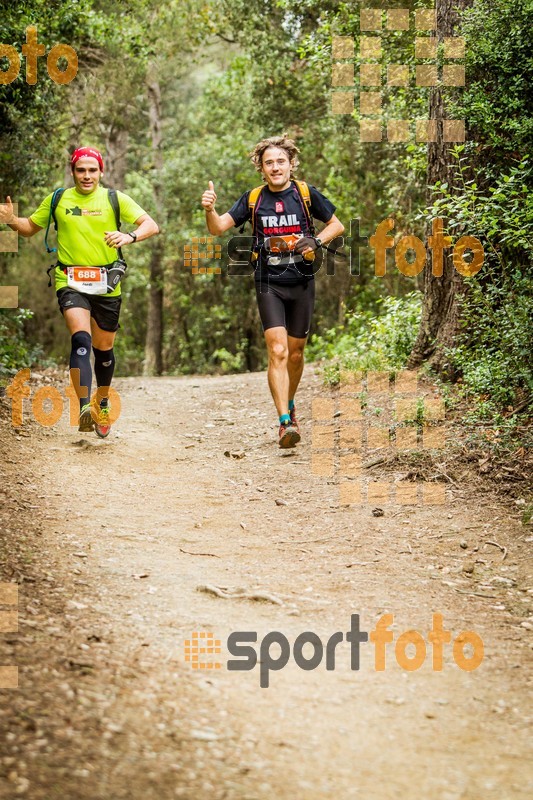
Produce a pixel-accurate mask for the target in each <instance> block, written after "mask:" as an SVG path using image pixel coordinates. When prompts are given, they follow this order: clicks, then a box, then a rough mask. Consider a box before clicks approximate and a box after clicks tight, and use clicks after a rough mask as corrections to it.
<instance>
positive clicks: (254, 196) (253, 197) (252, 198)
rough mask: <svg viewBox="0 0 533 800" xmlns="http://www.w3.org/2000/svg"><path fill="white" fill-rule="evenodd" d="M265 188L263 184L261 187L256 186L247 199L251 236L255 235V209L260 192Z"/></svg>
mask: <svg viewBox="0 0 533 800" xmlns="http://www.w3.org/2000/svg"><path fill="white" fill-rule="evenodd" d="M264 188H265V185H264V183H263V184H261V186H256V187H255V188H254V189H252V190H251V192H250V195H249V197H248V208H249V209H250V212H251V214H252V236H254V235H255V207H256V205H257V203H258V201H259V198H260V197H261V192H262V191H263V189H264Z"/></svg>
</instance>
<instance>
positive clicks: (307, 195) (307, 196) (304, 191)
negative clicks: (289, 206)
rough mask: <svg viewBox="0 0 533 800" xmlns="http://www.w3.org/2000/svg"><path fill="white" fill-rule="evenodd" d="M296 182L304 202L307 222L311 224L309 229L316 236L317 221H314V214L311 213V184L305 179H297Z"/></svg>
mask: <svg viewBox="0 0 533 800" xmlns="http://www.w3.org/2000/svg"><path fill="white" fill-rule="evenodd" d="M294 183H295V184H296V188H297V189H298V193H299V195H300V197H301V198H302V200H303V203H304V209H305V213H306V215H307V222H308V224H309V230H310V232H311V236H314V235H315V223H314V222H313V216H312V214H311V191H310V189H309V184H307V183H306V182H305V181H297V180H295V181H294Z"/></svg>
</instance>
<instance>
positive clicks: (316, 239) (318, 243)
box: [315, 236, 322, 247]
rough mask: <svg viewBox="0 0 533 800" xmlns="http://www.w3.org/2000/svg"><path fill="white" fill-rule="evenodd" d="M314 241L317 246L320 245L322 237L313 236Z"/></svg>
mask: <svg viewBox="0 0 533 800" xmlns="http://www.w3.org/2000/svg"><path fill="white" fill-rule="evenodd" d="M315 242H316V246H317V247H322V239H319V238H318V236H315Z"/></svg>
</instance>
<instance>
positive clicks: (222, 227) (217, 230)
mask: <svg viewBox="0 0 533 800" xmlns="http://www.w3.org/2000/svg"><path fill="white" fill-rule="evenodd" d="M216 201H217V196H216V193H215V187H214V185H213V181H209V189H206V191H205V192H204V193H203V195H202V206H203V207H204V208H205V221H206V223H207V230H208V231H209V233H210V234H211V235H212V236H220V234H221V233H225V232H226V231H229V229H230V228H233V226H234V225H235V220H234V219H233V217H232V216H231V214H227V213H226V214H222V216H220V214H219V213H218V212H217V211H216V209H215V203H216Z"/></svg>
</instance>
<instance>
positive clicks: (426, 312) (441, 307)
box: [407, 0, 471, 377]
mask: <svg viewBox="0 0 533 800" xmlns="http://www.w3.org/2000/svg"><path fill="white" fill-rule="evenodd" d="M470 3H471V0H437V3H436V8H437V38H438V40H439V43H442V40H443V38H444V37H449V36H454V35H455V34H456V32H457V27H458V15H457V13H456V9H463V8H466V7H467V6H468V5H470ZM429 118H430V119H436V120H437V141H436V142H430V143H429V144H428V167H427V185H428V186H434V185H435V183H436V182H437V181H441V182H442V183H447V184H448V186H449V187H452V186H453V182H454V173H453V170H452V168H451V165H452V160H451V158H450V154H449V150H450V148H451V147H453V143H451V142H445V141H444V138H443V131H442V121H443V120H444V119H446V118H447V111H446V107H445V102H444V98H443V95H442V91H441V89H440V88H439V87H436V88H434V89H432V91H431V95H430V100H429ZM434 198H435V195H433V194H432V193H431V192H430V191H429V189H428V193H427V200H428V203H429V202H430V200H431V199H434ZM443 224H444V227H445V228H446V220H444V222H443ZM430 234H431V227H430V225H429V224H428V226H427V232H426V241H427V238H428V236H429V235H430ZM443 261H444V269H443V274H442V277H436V276H434V275H433V274H432V261H431V255H430V251H429V249H428V255H427V258H426V265H425V268H424V280H423V283H424V303H423V308H422V318H421V321H420V329H419V331H418V336H417V339H416V341H415V344H414V346H413V350H412V353H411V355H410V357H409V361H408V364H407V366H408V367H409V368H410V369H413V368H415V367H418V366H419V365H420V364H421V363H422V362H424V361H429V363H430V364H431V365H432V367H433V368H434V369H435V370H436V371H437V372H438V373H440V374H442V375H443V376H447V377H453V375H452V374H451V368H450V365H449V363H448V359H447V355H446V350H447V349H448V348H449V347H451V346H453V344H454V342H455V338H456V335H457V333H458V330H459V325H460V300H461V296H462V294H463V293H464V291H465V284H464V281H463V278H462V276H461V275H460V274H459V273H458V272H457V271H456V270H455V268H454V266H453V261H452V249H451V248H447V249H446V250H445V251H444V258H443Z"/></svg>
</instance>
